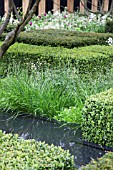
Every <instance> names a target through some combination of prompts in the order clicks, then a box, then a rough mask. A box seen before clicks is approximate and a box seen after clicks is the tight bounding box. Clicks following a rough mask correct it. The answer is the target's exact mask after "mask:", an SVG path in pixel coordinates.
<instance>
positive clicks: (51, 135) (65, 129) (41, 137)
mask: <svg viewBox="0 0 113 170" xmlns="http://www.w3.org/2000/svg"><path fill="white" fill-rule="evenodd" d="M0 129H1V130H3V131H6V132H8V133H9V132H11V133H17V134H19V136H20V137H22V138H24V139H35V140H37V141H45V142H46V143H48V144H52V143H53V144H54V145H56V146H61V147H62V148H64V149H68V150H69V151H70V153H71V154H72V155H74V160H75V166H76V167H80V166H81V165H85V164H87V163H89V162H90V160H91V159H96V158H97V157H101V156H103V155H104V154H105V150H103V149H101V148H97V147H92V146H90V145H87V144H85V143H84V142H83V141H82V140H81V130H80V128H78V126H75V125H74V128H72V127H70V126H66V125H65V126H63V125H62V124H60V123H58V122H53V121H49V120H43V119H39V118H33V117H30V116H28V115H26V116H25V115H23V116H19V117H16V118H13V117H12V118H11V115H10V114H5V113H2V114H0Z"/></svg>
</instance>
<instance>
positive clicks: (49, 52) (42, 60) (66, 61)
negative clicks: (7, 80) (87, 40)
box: [0, 43, 113, 74]
mask: <svg viewBox="0 0 113 170" xmlns="http://www.w3.org/2000/svg"><path fill="white" fill-rule="evenodd" d="M104 49H105V50H104ZM112 54H113V47H112V46H98V45H96V46H89V47H80V48H73V49H67V48H63V47H50V46H36V45H29V44H23V43H15V44H14V45H13V46H11V47H10V49H9V50H8V51H7V53H6V54H5V55H4V57H3V60H2V61H1V63H0V69H1V71H0V72H1V74H2V72H4V70H5V68H7V66H8V65H10V64H11V63H16V64H18V63H20V64H22V65H23V66H24V65H25V66H28V67H29V68H31V67H34V66H35V68H39V67H47V66H61V67H62V66H63V65H65V66H75V67H76V69H77V70H78V72H79V73H87V72H93V73H95V72H97V71H101V70H105V69H106V68H111V67H112V65H113V64H112V63H113V57H112Z"/></svg>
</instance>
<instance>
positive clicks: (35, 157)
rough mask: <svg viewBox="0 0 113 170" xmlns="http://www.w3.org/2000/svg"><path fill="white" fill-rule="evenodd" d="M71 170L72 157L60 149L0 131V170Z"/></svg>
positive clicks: (72, 165) (72, 167)
mask: <svg viewBox="0 0 113 170" xmlns="http://www.w3.org/2000/svg"><path fill="white" fill-rule="evenodd" d="M46 169H47V170H73V169H74V161H73V156H71V155H70V154H69V151H65V150H63V149H62V148H61V147H56V146H54V145H48V144H45V143H44V142H37V141H35V140H24V139H19V138H18V135H12V134H4V133H2V131H0V170H46Z"/></svg>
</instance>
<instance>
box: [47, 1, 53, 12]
mask: <svg viewBox="0 0 113 170" xmlns="http://www.w3.org/2000/svg"><path fill="white" fill-rule="evenodd" d="M52 10H53V0H46V13H47V12H48V11H51V12H53V11H52Z"/></svg>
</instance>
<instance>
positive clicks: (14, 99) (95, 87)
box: [0, 66, 113, 123]
mask: <svg viewBox="0 0 113 170" xmlns="http://www.w3.org/2000/svg"><path fill="white" fill-rule="evenodd" d="M12 70H13V72H12ZM111 87H112V88H113V70H111V71H109V72H107V73H106V74H105V75H103V74H99V75H98V76H97V77H96V78H92V77H91V76H90V74H89V76H88V74H87V75H86V76H85V75H80V74H77V73H76V69H75V68H70V69H69V68H68V69H67V68H62V69H57V70H52V69H51V68H50V69H47V68H46V70H45V71H43V70H42V71H36V70H35V71H32V72H31V73H30V74H29V72H28V71H25V70H22V71H20V68H19V69H17V66H16V70H15V68H12V67H11V72H10V68H9V72H8V74H7V77H6V78H2V79H0V109H5V110H6V111H8V110H12V111H15V110H16V111H17V112H24V113H30V114H33V115H41V116H47V117H49V118H55V119H57V120H59V121H65V122H74V123H81V121H82V119H81V118H82V112H81V110H82V108H83V105H84V102H85V100H86V98H87V97H89V96H90V95H92V94H96V93H99V92H101V91H104V90H106V89H109V88H111Z"/></svg>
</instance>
